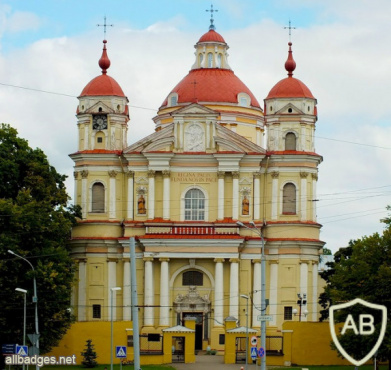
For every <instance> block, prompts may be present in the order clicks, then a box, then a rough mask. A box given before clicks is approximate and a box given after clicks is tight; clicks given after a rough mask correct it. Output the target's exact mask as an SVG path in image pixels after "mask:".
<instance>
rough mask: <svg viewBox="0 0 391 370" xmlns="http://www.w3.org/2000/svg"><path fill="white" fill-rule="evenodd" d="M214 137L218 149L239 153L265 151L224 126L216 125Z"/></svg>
mask: <svg viewBox="0 0 391 370" xmlns="http://www.w3.org/2000/svg"><path fill="white" fill-rule="evenodd" d="M216 133H217V135H216V136H215V137H214V140H215V142H216V144H218V149H219V150H218V151H220V152H223V151H235V152H240V153H249V152H250V153H266V151H265V149H263V148H262V147H260V146H259V145H257V144H254V143H253V142H252V141H250V140H247V139H246V138H244V137H243V136H241V135H239V134H237V133H236V132H233V131H231V130H229V129H227V128H225V127H224V126H221V125H216Z"/></svg>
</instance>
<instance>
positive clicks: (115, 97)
mask: <svg viewBox="0 0 391 370" xmlns="http://www.w3.org/2000/svg"><path fill="white" fill-rule="evenodd" d="M106 43H107V41H106V40H104V41H103V53H102V56H101V58H100V59H99V66H100V68H102V74H101V75H100V76H98V77H95V78H94V79H93V80H91V81H90V82H89V83H88V84H87V86H86V87H85V88H84V89H83V91H82V92H81V94H80V96H79V97H78V99H79V105H78V107H77V112H76V113H77V120H78V127H79V148H78V150H79V152H83V151H87V150H88V151H90V150H107V151H118V150H123V149H124V148H126V146H127V141H126V137H127V129H128V125H127V123H128V121H129V115H128V106H127V103H128V99H127V97H126V96H125V95H124V93H123V91H122V89H121V87H120V86H119V84H118V83H117V81H115V80H114V79H113V78H112V77H110V76H108V75H107V69H108V68H109V67H110V59H109V58H108V56H107V50H106Z"/></svg>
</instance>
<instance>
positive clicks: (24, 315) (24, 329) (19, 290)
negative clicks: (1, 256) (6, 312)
mask: <svg viewBox="0 0 391 370" xmlns="http://www.w3.org/2000/svg"><path fill="white" fill-rule="evenodd" d="M15 290H16V291H17V292H21V293H23V295H24V305H23V346H25V345H26V296H27V290H26V289H22V288H16V289H15ZM23 370H24V362H23Z"/></svg>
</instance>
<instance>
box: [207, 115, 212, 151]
mask: <svg viewBox="0 0 391 370" xmlns="http://www.w3.org/2000/svg"><path fill="white" fill-rule="evenodd" d="M210 147H211V145H210V121H208V122H206V149H209V148H210Z"/></svg>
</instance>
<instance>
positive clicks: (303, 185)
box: [300, 172, 308, 221]
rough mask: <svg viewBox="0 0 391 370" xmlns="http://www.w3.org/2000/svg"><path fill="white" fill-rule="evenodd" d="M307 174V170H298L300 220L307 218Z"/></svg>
mask: <svg viewBox="0 0 391 370" xmlns="http://www.w3.org/2000/svg"><path fill="white" fill-rule="evenodd" d="M307 176H308V172H300V178H301V180H300V220H301V221H306V220H307V205H308V199H307Z"/></svg>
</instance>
